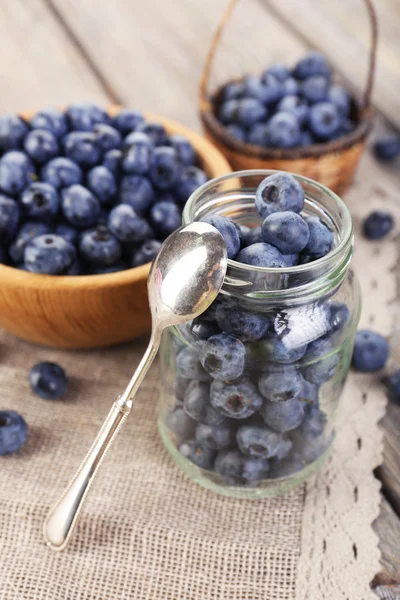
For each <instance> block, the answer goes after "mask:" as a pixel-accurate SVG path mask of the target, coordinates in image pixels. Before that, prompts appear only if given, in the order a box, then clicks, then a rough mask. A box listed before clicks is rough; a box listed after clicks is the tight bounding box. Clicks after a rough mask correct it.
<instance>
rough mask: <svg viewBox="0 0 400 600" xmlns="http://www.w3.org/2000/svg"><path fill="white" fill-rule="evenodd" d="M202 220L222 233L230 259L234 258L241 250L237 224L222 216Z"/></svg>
mask: <svg viewBox="0 0 400 600" xmlns="http://www.w3.org/2000/svg"><path fill="white" fill-rule="evenodd" d="M202 220H203V221H204V222H205V223H208V224H209V225H212V226H213V227H215V229H217V230H218V231H219V232H220V234H221V235H222V237H223V238H224V242H225V245H226V251H227V254H228V258H234V257H235V256H236V254H237V253H238V252H239V249H240V230H239V229H238V227H237V226H236V224H235V223H233V222H232V221H230V220H229V219H227V218H225V217H222V216H220V215H210V216H209V217H204V218H203V219H202Z"/></svg>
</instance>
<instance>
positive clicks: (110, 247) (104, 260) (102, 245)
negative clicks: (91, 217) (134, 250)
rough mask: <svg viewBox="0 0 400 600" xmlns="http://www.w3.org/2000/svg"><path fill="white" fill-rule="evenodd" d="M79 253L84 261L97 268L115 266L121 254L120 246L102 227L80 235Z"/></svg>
mask: <svg viewBox="0 0 400 600" xmlns="http://www.w3.org/2000/svg"><path fill="white" fill-rule="evenodd" d="M79 251H80V254H81V257H82V258H83V260H84V261H86V262H87V263H89V264H91V265H96V266H99V267H106V266H108V265H113V264H115V263H116V262H117V261H119V259H120V258H121V254H122V248H121V244H120V243H119V241H118V240H117V239H116V238H115V237H114V236H113V235H112V234H111V233H110V231H109V230H108V229H107V227H105V226H104V225H99V226H98V227H97V228H96V229H93V230H91V231H85V232H84V233H83V234H82V237H81V239H80V242H79Z"/></svg>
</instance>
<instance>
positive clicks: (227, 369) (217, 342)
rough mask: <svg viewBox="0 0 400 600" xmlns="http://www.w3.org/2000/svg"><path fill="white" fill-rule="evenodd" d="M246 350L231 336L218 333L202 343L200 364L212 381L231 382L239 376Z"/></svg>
mask: <svg viewBox="0 0 400 600" xmlns="http://www.w3.org/2000/svg"><path fill="white" fill-rule="evenodd" d="M245 354H246V349H245V347H244V345H243V343H242V342H241V341H240V340H238V339H237V338H236V337H234V336H233V335H229V334H226V333H220V334H217V335H213V336H211V337H210V338H209V339H208V340H207V341H206V342H204V344H203V346H202V349H201V352H200V362H201V364H202V365H203V367H204V369H205V371H206V372H207V373H209V374H210V375H211V376H212V377H213V378H214V379H219V380H223V381H231V380H233V379H237V378H238V377H240V376H241V374H242V373H243V369H244V359H245Z"/></svg>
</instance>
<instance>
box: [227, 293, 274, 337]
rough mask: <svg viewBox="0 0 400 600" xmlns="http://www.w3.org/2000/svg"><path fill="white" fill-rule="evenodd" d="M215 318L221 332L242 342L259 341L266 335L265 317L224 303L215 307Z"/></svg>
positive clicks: (266, 321)
mask: <svg viewBox="0 0 400 600" xmlns="http://www.w3.org/2000/svg"><path fill="white" fill-rule="evenodd" d="M216 316H217V323H218V325H219V327H220V328H221V329H222V331H224V332H225V333H230V334H232V335H234V336H237V337H238V338H239V339H241V340H242V341H244V342H249V341H254V340H259V339H260V338H262V337H263V336H264V335H265V334H266V333H267V331H268V328H269V326H270V321H269V319H268V318H267V317H264V316H262V315H260V314H256V313H252V312H247V311H245V310H242V309H240V308H237V307H235V306H230V305H229V304H226V303H224V304H219V305H218V306H217V312H216Z"/></svg>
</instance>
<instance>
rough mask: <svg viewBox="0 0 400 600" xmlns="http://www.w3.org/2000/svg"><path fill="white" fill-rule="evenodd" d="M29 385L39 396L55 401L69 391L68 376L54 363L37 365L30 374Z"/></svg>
mask: <svg viewBox="0 0 400 600" xmlns="http://www.w3.org/2000/svg"><path fill="white" fill-rule="evenodd" d="M29 383H30V384H31V387H32V390H33V391H34V392H35V394H36V395H37V396H40V397H41V398H44V399H45V400H55V399H56V398H61V396H64V394H65V392H66V390H67V376H66V374H65V371H64V369H63V368H62V367H60V365H57V364H56V363H53V362H40V363H37V364H36V365H35V366H34V367H32V369H31V370H30V372H29Z"/></svg>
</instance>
